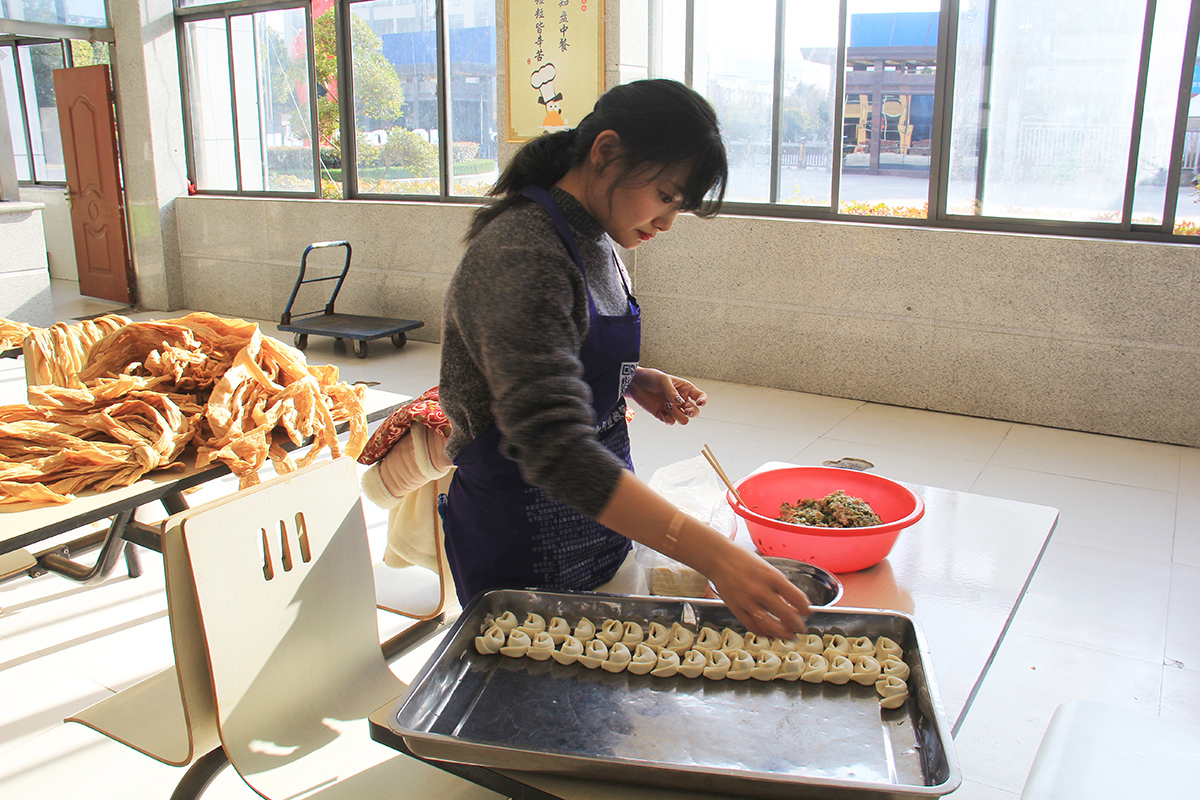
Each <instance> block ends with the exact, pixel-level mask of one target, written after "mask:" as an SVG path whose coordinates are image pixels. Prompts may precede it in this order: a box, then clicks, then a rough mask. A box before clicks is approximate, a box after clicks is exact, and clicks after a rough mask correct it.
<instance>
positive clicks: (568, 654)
mask: <svg viewBox="0 0 1200 800" xmlns="http://www.w3.org/2000/svg"><path fill="white" fill-rule="evenodd" d="M551 655H552V656H553V657H554V660H555V661H557V662H558V663H560V664H564V665H566V664H574V663H575V662H576V661H578V660H579V657H580V656H581V655H583V642H581V641H579V640H578V639H576V638H575V637H574V636H568V637H567V638H565V639H563V642H562V644H561V645H559V647H558V649H557V650H555V651H554V652H553V653H551Z"/></svg>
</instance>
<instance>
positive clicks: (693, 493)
mask: <svg viewBox="0 0 1200 800" xmlns="http://www.w3.org/2000/svg"><path fill="white" fill-rule="evenodd" d="M649 486H650V488H651V489H653V490H654V491H656V492H658V493H659V494H660V495H662V496H663V497H665V498H666V499H667V500H670V501H671V502H672V503H673V504H674V505H675V506H677V507H678V508H679V509H680V510H682V511H684V512H685V513H686V514H688V515H689V516H692V517H695V518H696V519H698V520H700V521H701V522H703V523H705V524H707V525H711V526H713V527H714V528H716V529H717V530H718V531H720V532H721V533H724V534H726V535H727V536H729V537H730V538H733V535H734V534H735V533H736V532H737V525H736V518H735V517H733V515H732V514H725V513H722V512H723V510H725V509H727V508H728V503H726V502H725V484H723V483H721V479H720V478H718V477H717V474H716V473H715V472H714V471H713V468H712V467H711V466H709V464H708V462H707V461H706V460H705V459H704V458H703V457H701V456H696V457H695V458H689V459H687V460H686V461H679V462H676V463H674V464H668V465H667V466H665V467H661V468H659V469H657V470H655V472H654V475H652V476H651V477H650V482H649ZM633 548H634V558H635V559H636V560H637V563H638V566H640V567H641V568H642V569H644V570H645V571H646V583H647V584H648V585H649V586H650V593H651V594H655V595H672V596H679V597H703V596H704V595H705V593H706V592H707V591H708V579H707V578H705V577H704V576H703V575H701V574H700V573H699V572H696V571H695V570H694V569H692V568H691V567H688V566H686V565H684V564H681V563H679V562H678V561H675V560H674V559H671V558H668V557H667V556H664V555H663V554H662V553H660V552H658V551H657V550H653V549H651V548H649V547H646V546H645V545H643V544H639V543H637V542H635V543H634V545H633Z"/></svg>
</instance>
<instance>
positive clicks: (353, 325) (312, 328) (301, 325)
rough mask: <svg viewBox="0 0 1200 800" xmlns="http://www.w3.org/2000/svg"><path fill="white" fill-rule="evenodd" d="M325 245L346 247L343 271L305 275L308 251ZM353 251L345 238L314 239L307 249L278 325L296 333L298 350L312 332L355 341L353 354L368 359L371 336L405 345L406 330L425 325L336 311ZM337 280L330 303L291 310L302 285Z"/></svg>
mask: <svg viewBox="0 0 1200 800" xmlns="http://www.w3.org/2000/svg"><path fill="white" fill-rule="evenodd" d="M326 247H344V248H346V261H345V263H343V264H342V271H341V274H339V275H327V276H325V277H324V278H305V277H304V273H305V270H306V269H307V266H308V254H309V253H311V252H312V251H313V250H320V249H323V248H326ZM350 252H351V251H350V243H349V242H346V241H340V242H313V243H312V244H310V245H309V246H308V247H306V248H304V255H303V256H301V257H300V275H299V276H298V277H297V278H296V285H295V286H294V287H293V288H292V296H291V297H289V298H288V303H287V308H285V309H284V310H283V316H282V317H280V319H279V325H277V326H276V327H277V328H278V329H279V330H281V331H288V332H289V333H293V334H295V345H296V347H297V348H298V349H300V350H303V349H304V348H306V347H308V337H309V335H312V336H332V337H333V338H334V339H335V340H337V341H339V342H340V341H342V340H343V339H351V340H353V342H354V355H356V356H358V357H359V358H366V357H367V342H368V341H370V340H371V339H381V338H383V337H384V336H390V337H391V338H392V344H393V345H395V346H396V347H404V345H405V343H406V342H407V341H408V337H407V336H406V334H405V332H406V331H411V330H413V329H415V328H420V327H422V326H423V325H424V324H425V323H424V322H419V321H418V320H415V319H388V318H387V317H365V316H359V315H355V314H337V313H335V312H334V310H333V304H334V302H335V301H336V300H337V296H338V292H340V291H341V290H342V283H343V282H344V281H345V280H346V273H347V272H349V271H350ZM334 280H336V281H337V283H336V284H335V285H334V287H333V294H332V296H330V298H329V302H328V303H326V304H325V308H324V309H323V310H321V311H306V312H304V313H302V314H293V313H292V304H293V303H295V302H296V295H297V293H299V291H300V287H301V286H302V285H303V284H306V283H318V282H320V281H334Z"/></svg>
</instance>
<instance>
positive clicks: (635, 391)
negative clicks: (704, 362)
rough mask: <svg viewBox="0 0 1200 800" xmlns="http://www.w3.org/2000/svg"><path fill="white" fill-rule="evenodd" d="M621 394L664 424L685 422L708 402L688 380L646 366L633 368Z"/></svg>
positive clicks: (704, 395)
mask: <svg viewBox="0 0 1200 800" xmlns="http://www.w3.org/2000/svg"><path fill="white" fill-rule="evenodd" d="M625 395H626V396H627V397H629V398H631V399H632V400H634V401H636V402H637V404H638V405H640V406H641V407H642V408H644V409H646V410H647V411H649V412H650V413H651V414H653V415H654V416H655V418H656V419H658V420H660V421H662V422H665V423H667V424H668V425H674V424H675V423H676V422H678V423H679V424H680V425H687V424H688V422H689V421H690V420H691V419H692V417H695V416H697V415H698V414H699V413H700V407H701V406H703V405H704V404H705V403H707V402H708V395H706V394H705V393H704V392H702V391H700V390H699V389H698V388H696V386H695V384H693V383H692V382H691V381H687V380H684V379H683V378H677V377H675V376H674V375H668V374H667V373H665V372H662V371H661V370H657V369H650V368H648V367H638V368H637V372H635V373H634V375H633V380H632V381H631V382H630V384H629V389H628V391H626V392H625Z"/></svg>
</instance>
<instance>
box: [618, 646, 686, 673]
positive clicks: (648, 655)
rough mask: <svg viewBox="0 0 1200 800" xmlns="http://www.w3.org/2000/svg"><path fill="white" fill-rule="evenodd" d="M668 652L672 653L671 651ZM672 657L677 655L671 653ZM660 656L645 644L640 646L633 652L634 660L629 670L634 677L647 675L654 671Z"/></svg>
mask: <svg viewBox="0 0 1200 800" xmlns="http://www.w3.org/2000/svg"><path fill="white" fill-rule="evenodd" d="M667 652H670V651H669V650H668V651H667ZM671 655H675V654H674V653H671ZM657 663H658V656H657V655H655V653H654V651H653V650H651V649H650V648H649V647H647V646H646V645H644V644H639V645H638V646H637V647H636V648H634V651H633V659H632V660H631V661H630V662H629V666H628V670H629V671H630V672H631V673H633V674H634V675H645V674H646V673H647V672H649V671H650V670H652V669H654V665H655V664H657Z"/></svg>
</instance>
